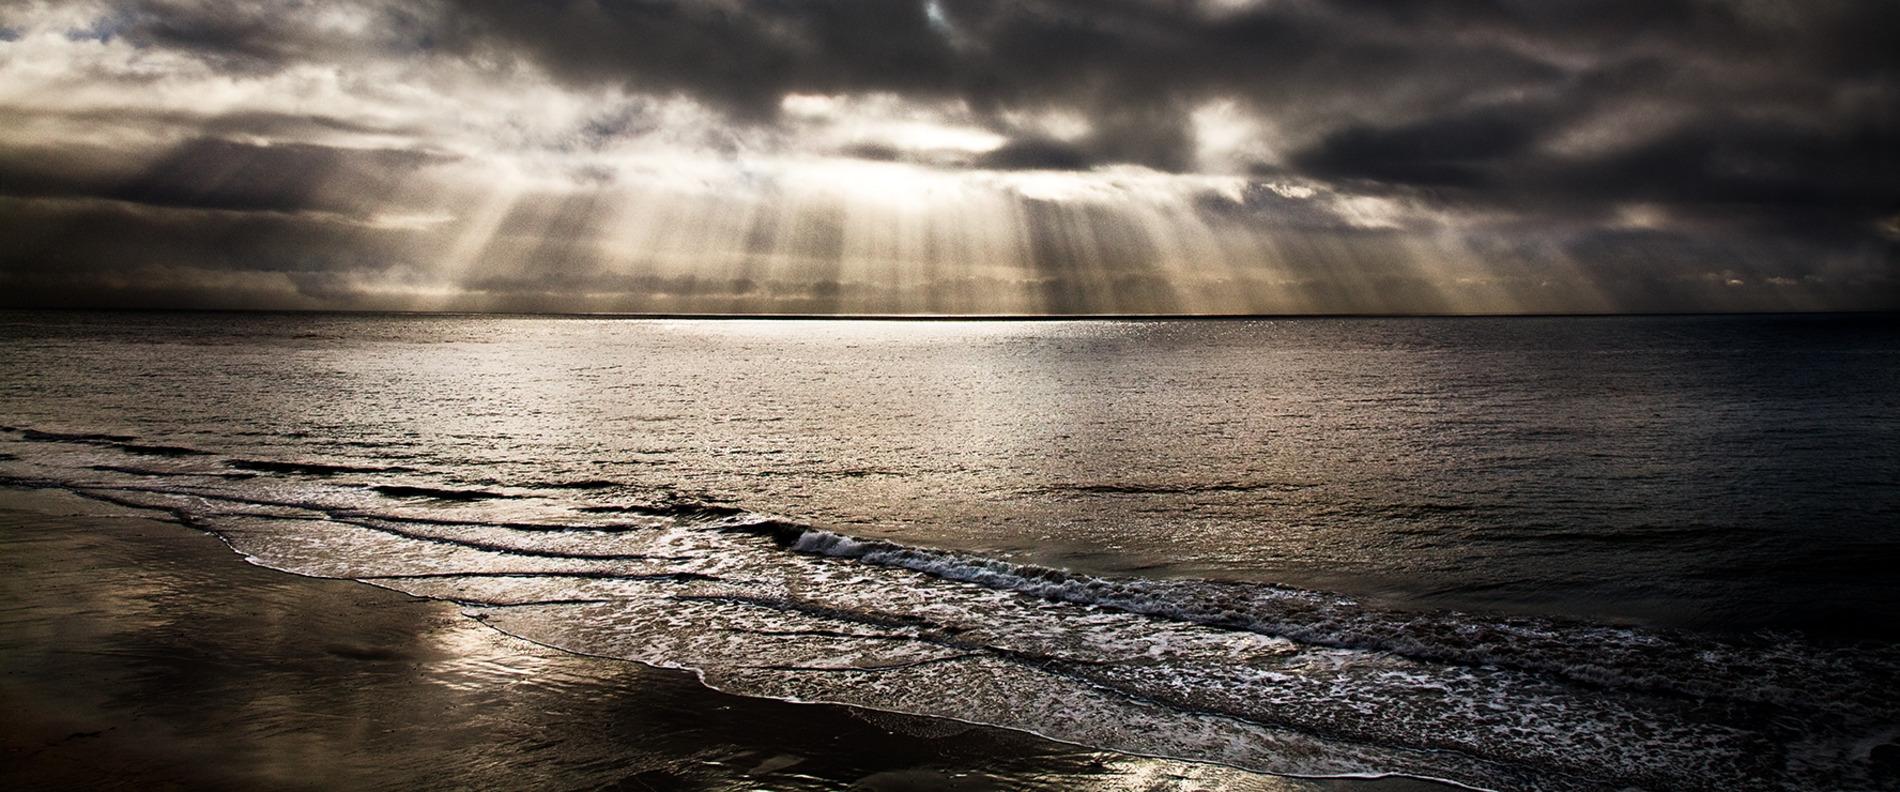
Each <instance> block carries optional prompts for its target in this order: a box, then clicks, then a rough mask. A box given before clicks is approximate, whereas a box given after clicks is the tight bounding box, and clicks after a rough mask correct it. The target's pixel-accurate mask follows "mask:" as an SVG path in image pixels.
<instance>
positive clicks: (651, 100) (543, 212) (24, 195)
mask: <svg viewBox="0 0 1900 792" xmlns="http://www.w3.org/2000/svg"><path fill="white" fill-rule="evenodd" d="M1896 33H1900V7H1896V6H1894V5H1893V4H1889V3H1859V2H1828V1H1826V0H1822V1H1821V2H1812V3H1801V4H1787V3H1779V2H1767V1H1766V0H1737V1H1735V2H1717V1H1716V0H1650V1H1646V2H1633V1H1631V2H1624V1H1623V0H1602V1H1600V2H1582V1H1581V0H1557V1H1556V2H1549V1H1546V2H1528V1H1520V0H1492V1H1491V2H1484V1H1483V0H1428V1H1427V2H1420V3H1406V4H1390V3H1376V2H1370V1H1369V0H1336V1H1335V2H1318V1H1317V0H1199V1H1195V0H1073V1H1072V2H1071V1H1070V0H1015V1H1011V2H1004V1H1003V0H967V1H966V0H925V2H901V1H898V0H834V1H833V2H823V3H786V2H764V1H749V0H694V1H692V2H686V1H681V2H666V1H665V0H640V1H634V0H565V1H557V2H544V3H520V2H509V1H505V0H432V1H431V2H420V3H414V2H400V3H399V2H383V1H382V0H252V1H250V2H210V1H209V0H124V1H122V2H83V1H75V2H35V3H25V4H14V5H9V6H6V7H4V8H0V113H4V117H5V118H6V119H7V120H6V121H4V122H0V239H4V240H6V242H7V244H6V245H4V249H0V293H3V294H4V295H6V296H4V297H0V300H4V301H5V302H7V303H10V304H16V305H140V306H189V307H198V306H216V307H273V308H280V307H291V308H401V309H432V308H452V309H484V310H486V309H494V310H605V311H689V312H701V311H712V312H751V311H767V312H808V311H815V312H833V311H843V312H864V313H887V312H919V311H922V312H940V313H941V312H974V313H1008V312H1135V313H1165V312H1215V313H1305V312H1406V313H1438V312H1454V313H1462V312H1523V311H1533V312H1600V311H1664V310H1832V309H1895V308H1900V296H1896V295H1900V272H1897V271H1896V265H1897V264H1900V153H1897V152H1900V147H1897V146H1896V143H1897V142H1900V141H1896V130H1895V123H1896V113H1895V110H1896V107H1897V106H1900V85H1896V82H1895V75H1896V66H1900V56H1896V54H1895V52H1896V48H1893V47H1891V46H1887V45H1888V44H1890V42H1891V40H1892V39H1893V38H1894V34H1896Z"/></svg>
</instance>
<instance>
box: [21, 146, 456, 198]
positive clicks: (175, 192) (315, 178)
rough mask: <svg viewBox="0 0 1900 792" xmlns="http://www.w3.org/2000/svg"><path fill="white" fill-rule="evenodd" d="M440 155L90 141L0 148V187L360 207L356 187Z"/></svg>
mask: <svg viewBox="0 0 1900 792" xmlns="http://www.w3.org/2000/svg"><path fill="white" fill-rule="evenodd" d="M446 159H448V158H447V157H445V156H444V155H440V154H434V153H429V152H424V151H415V150H395V149H340V148H332V147H328V146H316V145H308V144H279V145H271V146H259V145H251V144H245V143H237V142H233V141H229V140H224V139H219V138H197V139H192V140H187V141H183V142H181V143H178V144H176V145H174V146H172V147H170V148H169V149H168V150H167V151H165V152H164V153H163V154H160V155H159V156H158V157H156V158H155V159H146V158H129V157H127V156H125V154H124V153H123V152H120V151H117V150H114V149H109V148H103V147H91V146H70V145H69V146H63V147H58V148H53V149H15V148H0V195H4V196H12V197H21V198H33V197H41V198H98V199H106V200H112V201H123V202H126V203H132V204H144V205H151V206H163V207H178V208H193V209H226V210H237V211H259V212H296V211H306V210H314V211H331V212H345V213H350V212H358V211H361V210H363V209H364V208H365V207H364V201H363V197H364V195H365V194H366V193H372V194H373V193H388V192H390V191H392V190H393V189H394V188H395V187H396V182H397V181H398V180H400V179H402V178H404V177H405V176H406V175H408V174H409V173H411V172H413V171H415V170H416V169H418V168H421V167H424V166H426V165H429V164H433V163H438V162H442V161H445V160H446Z"/></svg>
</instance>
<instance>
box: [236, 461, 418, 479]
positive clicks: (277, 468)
mask: <svg viewBox="0 0 1900 792" xmlns="http://www.w3.org/2000/svg"><path fill="white" fill-rule="evenodd" d="M224 464H225V466H227V467H231V468H236V469H238V470H250V471H255V472H258V473H287V474H293V475H300V476H342V475H350V474H374V473H414V472H416V471H415V469H414V468H407V467H399V466H393V465H343V464H335V463H329V462H282V461H278V460H272V459H230V460H226V461H225V463H224Z"/></svg>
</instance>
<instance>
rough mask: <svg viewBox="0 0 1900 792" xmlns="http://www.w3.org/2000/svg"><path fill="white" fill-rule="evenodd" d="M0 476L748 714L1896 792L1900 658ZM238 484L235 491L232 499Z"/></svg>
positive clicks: (1556, 779) (434, 497)
mask: <svg viewBox="0 0 1900 792" xmlns="http://www.w3.org/2000/svg"><path fill="white" fill-rule="evenodd" d="M8 434H11V435H12V436H11V437H8V436H6V435H5V434H0V447H4V449H5V450H4V451H0V483H4V484H8V485H12V486H22V487H47V488H58V489H62V490H66V491H70V492H73V493H76V494H79V495H82V496H85V497H89V498H94V499H98V500H101V501H107V502H111V503H115V504H119V505H122V506H129V507H134V508H141V509H150V510H154V511H157V512H160V513H162V514H164V515H167V516H169V517H170V518H171V519H174V520H177V521H179V522H182V523H185V524H188V525H191V526H194V527H197V528H200V529H203V530H206V531H210V532H213V533H215V534H216V535H218V536H219V537H221V538H222V539H223V540H224V541H225V542H226V543H228V544H229V545H230V546H231V547H232V548H234V549H235V550H237V551H238V552H240V553H243V554H244V555H246V556H247V557H249V558H251V559H252V560H254V561H255V562H257V563H260V564H264V565H267V566H271V567H274V568H277V569H282V570H285V571H288V572H294V573H298V574H304V575H312V576H321V577H335V578H348V579H355V580H361V581H364V582H367V583H371V584H374V585H378V586H383V587H387V588H391V589H396V590H399V591H404V592H407V593H410V594H413V595H417V596H422V597H432V598H437V599H443V600H448V601H452V602H455V603H457V604H459V605H460V607H461V608H462V609H463V610H464V612H466V613H467V614H469V615H470V616H472V617H474V618H477V619H480V620H482V621H483V622H485V623H487V624H489V625H491V626H494V627H496V628H497V629H501V630H503V631H506V632H509V633H511V634H514V635H518V636H520V637H522V638H525V639H528V640H532V641H535V642H538V643H542V644H546V645H549V646H554V647H558V648H562V649H566V650H569V651H574V652H581V653H586V654H592V655H602V656H608V657H617V658H623V659H627V660H634V661H639V662H643V663H648V664H652V665H656V666H662V667H668V668H679V669H685V670H689V671H691V672H693V673H695V674H697V675H699V677H700V678H701V679H703V680H704V681H705V682H706V684H708V685H710V686H712V687H715V688H719V689H721V690H727V691H731V692H735V693H742V694H749V695H756V696H767V697H773V698H779V699H785V700H790V701H814V702H816V701H822V702H832V703H838V704H846V705H852V706H857V707H862V708H866V709H870V710H877V711H883V712H891V713H901V714H905V715H912V716H928V717H934V718H942V719H948V720H954V721H963V722H968V723H980V724H988V725H994V726H1000V727H1005V728H1012V729H1019V730H1024V731H1029V732H1034V733H1037V734H1041V735H1045V736H1048V737H1051V738H1054V739H1058V740H1063V741H1067V742H1072V743H1077V744H1081V745H1086V746H1091V747H1095V748H1101V749H1109V750H1118V751H1125V752H1131V753H1140V754H1149V755H1161V756H1170V757H1176V758H1182V759H1189V760H1198V761H1209V762H1219V763H1224V764H1229V765H1234V766H1238V767H1243V768H1247V769H1251V770H1258V771H1263V772H1269V773H1279V774H1286V775H1301V776H1377V775H1408V776H1414V777H1420V778H1430V779H1438V780H1442V781H1446V782H1450V783H1454V784H1460V785H1464V786H1469V787H1474V788H1487V789H1505V788H1509V789H1551V790H1573V789H1575V790H1582V789H1603V788H1648V789H1691V790H1692V789H1735V788H1771V789H1789V790H1806V789H1841V788H1877V787H1886V786H1892V785H1893V784H1894V783H1895V781H1896V780H1900V779H1896V778H1895V777H1894V776H1893V770H1892V768H1891V763H1890V762H1885V761H1883V760H1882V759H1881V757H1885V756H1888V755H1890V754H1891V753H1892V752H1893V751H1895V750H1900V748H1896V747H1895V743H1894V740H1895V735H1896V734H1900V725H1896V716H1895V713H1897V712H1900V692H1896V691H1900V655H1896V652H1895V650H1894V649H1893V648H1892V647H1886V646H1860V647H1840V646H1820V645H1814V644H1810V643H1806V642H1804V641H1802V640H1800V639H1799V638H1797V637H1794V636H1786V635H1761V636H1755V637H1753V638H1745V639H1744V638H1718V637H1713V636H1706V635H1698V634H1690V633H1671V632H1662V631H1646V630H1636V629H1629V628H1622V627H1612V626H1605V625H1592V624H1578V623H1566V622H1558V621H1549V620H1538V619H1498V618H1492V617H1485V616H1478V615H1472V614H1463V613H1456V612H1434V613H1419V612H1402V611H1393V610H1382V609H1378V608H1374V607H1370V606H1366V605H1363V604H1361V603H1358V602H1356V601H1354V600H1352V599H1350V598H1348V597H1344V596H1341V595H1337V594H1330V593H1326V592H1318V591H1308V590H1301V589H1295V588H1288V587H1282V586H1272V585H1261V584H1249V583H1235V582H1217V581H1206V580H1191V579H1165V578H1117V577H1100V576H1091V575H1083V574H1078V573H1074V572H1070V571H1065V570H1061V569H1054V568H1048V567H1041V566H1034V565H1027V564H1019V563H1014V562H1011V561H1007V560H1004V559H999V558H991V557H986V556H983V555H979V554H972V553H964V552H952V551H948V550H942V549H934V548H928V547H918V546H912V545H907V544H900V543H896V542H891V541H885V540H879V539H874V538H868V537H859V536H850V535H846V534H842V533H837V532H834V531H829V530H824V529H821V528H819V527H814V526H809V525H804V524H801V523H798V522H796V521H792V520H786V519H782V518H778V517H773V516H770V515H762V514H756V513H753V512H750V511H748V510H745V509H743V508H741V507H738V506H734V505H730V504H723V503H716V502H712V501H709V500H707V499H704V498H696V497H693V496H691V495H689V494H683V493H678V492H671V491H665V490H643V489H642V488H639V487H636V486H633V485H631V484H623V483H620V482H608V481H598V480H588V481H586V482H580V483H576V484H571V485H569V484H562V483H560V482H531V483H524V484H521V485H516V486H509V485H507V484H506V483H503V482H483V488H481V489H468V488H466V487H462V486H455V484H456V483H457V482H458V481H460V482H463V483H466V481H467V480H466V479H460V480H458V479H455V478H454V477H453V476H449V475H444V474H440V473H437V474H431V473H428V472H424V471H418V470H414V469H410V468H401V467H389V466H380V465H374V464H365V463H362V462H360V461H352V460H320V461H310V460H305V461H295V462H277V461H273V460H267V459H249V458H232V459H226V458H223V457H221V456H219V455H216V454H205V453H195V454H151V453H145V452H143V451H141V449H150V448H154V447H163V446H159V445H155V444H146V443H140V442H139V439H138V438H134V437H128V436H122V435H98V434H62V433H53V432H41V431H35V430H30V429H10V430H8ZM234 470H240V471H245V472H246V473H248V474H253V475H248V476H246V477H243V478H233V476H234V475H237V474H234V473H233V471H234Z"/></svg>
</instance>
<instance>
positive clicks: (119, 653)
mask: <svg viewBox="0 0 1900 792" xmlns="http://www.w3.org/2000/svg"><path fill="white" fill-rule="evenodd" d="M0 593H3V594H4V601H5V602H6V603H7V605H6V608H5V610H4V612H3V613H4V615H0V710H4V711H5V712H7V713H8V714H7V717H6V718H4V719H3V720H0V729H3V730H0V779H5V780H6V782H7V785H8V786H9V787H11V788H14V789H60V788H67V789H76V788H91V789H115V788H118V789H338V788H349V789H462V788H517V789H520V788H537V789H635V790H638V789H727V788H771V789H837V788H851V789H866V790H906V789H959V790H977V789H1050V790H1057V789H1144V790H1146V789H1169V790H1174V789H1179V790H1188V789H1210V790H1211V789H1240V790H1261V791H1262V792H1265V791H1266V790H1288V791H1289V792H1290V791H1292V790H1303V791H1310V792H1317V790H1326V789H1352V790H1365V791H1366V792H1409V791H1412V790H1425V789H1434V788H1440V787H1438V786H1437V785H1431V784H1426V783H1423V782H1415V781H1408V780H1403V779H1389V780H1383V781H1376V782H1375V781H1333V782H1325V781H1302V780H1295V779H1284V778H1276V777H1272V776H1265V775H1259V774H1254V773H1246V772H1242V771H1238V770H1232V769H1228V768H1223V767H1218V766H1213V765H1204V764H1193V763H1186V762H1176V761H1167V760H1156V759H1144V758H1139V757H1131V756H1126V755H1119V754H1114V753H1106V752H1099V751H1091V750H1087V749H1082V748H1076V747H1073V746H1067V745H1062V744H1059V743H1054V742H1050V741H1047V740H1042V739H1037V738H1035V737H1031V736H1029V735H1025V734H1021V733H1018V732H1011V731H1006V730H1001V729H991V728H983V727H972V726H968V725H965V724H958V723H947V722H943V721H933V720H929V719H919V718H906V717H903V716H896V715H890V714H884V713H863V712H855V711H853V710H851V709H849V708H845V707H837V706H828V705H799V704H790V703H784V702H777V701H769V700H762V699H754V698H745V697H739V696H730V695H725V694H721V693H718V692H716V691H712V690H709V689H707V688H705V687H704V686H702V685H700V684H699V683H698V682H697V681H696V680H694V679H693V677H692V676H691V675H689V674H685V673H682V672H677V671H662V670H657V669H652V668H648V667H645V666H641V665H639V664H636V663H630V662H625V661H617V660H608V659H600V658H589V657H583V656H579V655H574V654H569V653H565V652H560V651H556V650H552V649H548V648H545V647H540V646H536V645H534V644H532V643H529V642H527V641H523V640H519V639H516V638H511V637H508V636H506V635H503V634H501V633H499V632H497V631H495V630H492V629H489V628H487V627H484V626H482V625H480V624H478V623H476V622H474V621H472V620H470V619H467V618H465V617H463V616H462V615H460V614H459V613H457V610H456V608H455V606H454V605H451V604H448V603H443V602H433V601H424V600H418V599H415V598H412V597H409V596H406V595H403V594H399V593H396V592H392V591H386V590H382V589H378V588H375V587H372V586H368V585H364V584H361V583H356V582H352V581H337V580H319V579H313V578H307V577H301V576H296V575H290V574H286V573H282V572H277V571H274V570H269V569H265V568H262V567H258V566H254V565H251V564H247V563H245V562H244V561H243V560H242V559H241V558H240V557H239V556H237V555H236V554H233V553H232V552H231V551H230V550H229V549H228V548H226V547H225V546H224V545H223V544H222V543H220V542H219V541H218V540H217V538H215V537H213V536H212V535H210V534H206V533H203V532H199V531H195V530H192V529H189V528H185V527H183V526H180V525H177V524H174V523H170V522H165V521H161V520H155V519H152V518H151V516H150V514H149V513H140V512H137V511H133V510H127V509H119V508H114V507H110V506H106V505H102V504H99V503H97V502H93V501H88V500H84V499H81V498H77V497H74V496H71V495H66V494H55V493H50V492H45V491H32V490H20V489H0Z"/></svg>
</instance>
